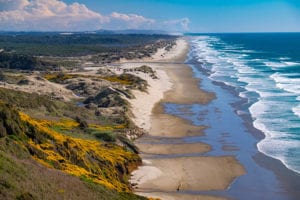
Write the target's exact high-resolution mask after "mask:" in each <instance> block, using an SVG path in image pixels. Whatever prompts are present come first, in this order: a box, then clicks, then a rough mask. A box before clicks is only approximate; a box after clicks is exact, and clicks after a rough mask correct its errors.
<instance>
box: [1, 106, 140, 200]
mask: <svg viewBox="0 0 300 200" xmlns="http://www.w3.org/2000/svg"><path fill="white" fill-rule="evenodd" d="M52 125H53V122H51V121H48V120H40V119H34V118H31V117H30V116H28V115H27V114H25V113H23V112H20V111H19V110H18V109H17V108H16V107H15V106H12V105H10V104H7V103H4V102H1V103H0V199H144V198H143V197H138V196H136V195H133V194H132V193H131V189H130V186H129V184H128V175H129V173H130V172H131V171H132V170H133V169H135V168H136V167H137V166H138V165H139V164H140V162H141V160H140V158H139V156H138V155H137V154H135V153H133V152H131V151H129V150H127V149H126V148H123V147H120V146H118V145H116V144H114V143H109V142H104V141H100V140H94V139H81V138H77V137H72V136H68V135H65V134H62V133H60V132H59V131H57V130H54V129H53V128H51V127H52ZM60 126H64V127H65V130H67V129H68V127H72V126H79V124H78V123H77V122H74V121H71V122H70V121H63V122H60Z"/></svg>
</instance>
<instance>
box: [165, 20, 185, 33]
mask: <svg viewBox="0 0 300 200" xmlns="http://www.w3.org/2000/svg"><path fill="white" fill-rule="evenodd" d="M163 24H164V25H166V26H167V27H169V28H170V29H174V30H180V29H181V30H183V31H187V30H189V24H190V20H189V18H187V17H185V18H181V19H174V20H168V21H163Z"/></svg>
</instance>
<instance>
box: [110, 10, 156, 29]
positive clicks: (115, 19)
mask: <svg viewBox="0 0 300 200" xmlns="http://www.w3.org/2000/svg"><path fill="white" fill-rule="evenodd" d="M109 17H110V23H109V24H107V27H110V28H113V29H118V28H124V27H125V28H130V29H131V28H143V29H145V28H151V27H152V26H153V25H154V24H155V23H156V21H155V20H154V19H149V18H146V17H143V16H141V15H136V14H122V13H117V12H113V13H111V15H110V16H109Z"/></svg>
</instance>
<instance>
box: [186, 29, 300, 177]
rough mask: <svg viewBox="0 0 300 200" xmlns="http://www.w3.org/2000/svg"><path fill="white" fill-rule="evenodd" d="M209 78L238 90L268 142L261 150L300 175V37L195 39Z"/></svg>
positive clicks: (195, 49)
mask: <svg viewBox="0 0 300 200" xmlns="http://www.w3.org/2000/svg"><path fill="white" fill-rule="evenodd" d="M191 40H192V41H191V44H192V49H193V52H194V56H196V59H197V61H198V62H201V63H202V64H201V66H202V67H203V68H204V69H205V71H206V72H207V74H208V76H209V78H210V79H211V80H213V81H216V82H222V83H225V84H226V85H229V86H232V88H234V90H235V91H236V92H237V94H238V95H239V97H240V98H243V99H245V100H246V101H245V103H244V104H243V105H242V106H239V110H238V111H237V113H238V114H239V115H243V114H245V113H250V115H251V118H252V120H253V125H254V127H255V128H257V129H258V130H260V131H262V132H263V133H264V135H265V138H264V139H262V140H261V141H260V142H259V143H258V144H257V148H258V150H259V151H261V152H262V153H264V154H266V155H268V156H271V157H273V158H276V159H279V160H281V161H282V162H283V163H284V165H286V166H287V167H288V168H289V169H291V170H293V171H296V172H298V173H300V33H249V34H246V33H241V34H207V35H194V37H192V39H191Z"/></svg>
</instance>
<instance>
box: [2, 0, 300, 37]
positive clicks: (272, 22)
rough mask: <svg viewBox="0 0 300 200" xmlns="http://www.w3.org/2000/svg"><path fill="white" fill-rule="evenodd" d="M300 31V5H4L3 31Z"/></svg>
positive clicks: (222, 0)
mask: <svg viewBox="0 0 300 200" xmlns="http://www.w3.org/2000/svg"><path fill="white" fill-rule="evenodd" d="M99 29H106V30H124V29H143V30H165V31H170V32H300V0H0V30H1V31H94V30H99Z"/></svg>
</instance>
